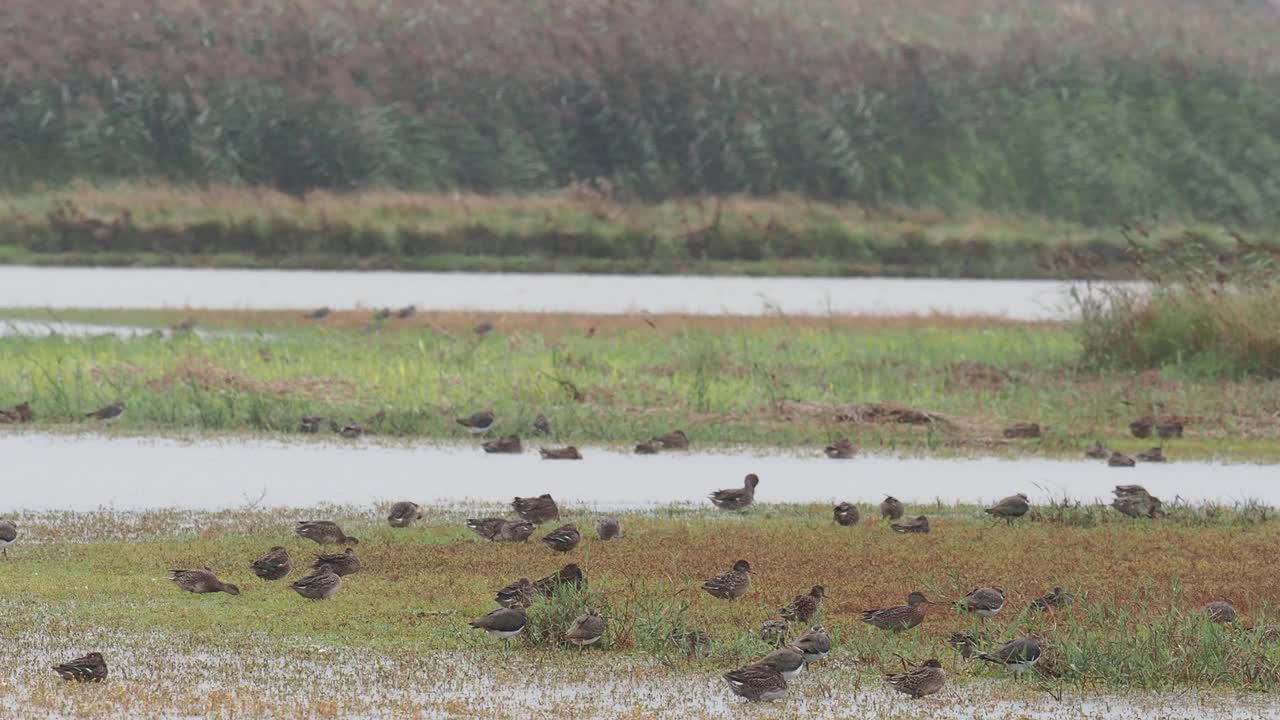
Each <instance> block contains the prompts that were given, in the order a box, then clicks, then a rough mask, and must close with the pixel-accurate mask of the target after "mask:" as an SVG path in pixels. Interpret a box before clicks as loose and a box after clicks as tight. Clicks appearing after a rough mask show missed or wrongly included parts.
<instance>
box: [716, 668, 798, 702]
mask: <svg viewBox="0 0 1280 720" xmlns="http://www.w3.org/2000/svg"><path fill="white" fill-rule="evenodd" d="M723 677H724V681H725V682H727V683H729V689H730V690H732V691H733V694H734V695H737V696H738V697H743V698H746V699H747V700H749V701H750V702H760V701H762V700H779V699H781V698H782V697H784V696H785V695H786V694H787V681H786V678H784V677H782V673H780V672H778V671H777V670H776V669H775V668H772V667H770V666H768V665H762V664H756V665H748V666H746V667H744V668H739V669H737V670H734V671H732V672H727V673H725V674H724V676H723Z"/></svg>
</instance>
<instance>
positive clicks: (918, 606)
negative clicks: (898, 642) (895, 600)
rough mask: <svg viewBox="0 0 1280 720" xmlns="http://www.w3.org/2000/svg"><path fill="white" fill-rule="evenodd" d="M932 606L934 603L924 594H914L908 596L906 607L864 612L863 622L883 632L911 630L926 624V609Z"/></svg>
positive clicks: (894, 606)
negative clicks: (923, 623)
mask: <svg viewBox="0 0 1280 720" xmlns="http://www.w3.org/2000/svg"><path fill="white" fill-rule="evenodd" d="M932 604H933V601H931V600H929V598H927V597H925V596H924V593H922V592H913V593H911V594H909V595H907V604H906V605H892V606H890V607H886V608H879V609H876V610H863V611H862V622H864V623H867V624H868V625H871V626H874V627H878V628H880V629H881V630H891V631H893V632H902V631H903V630H910V629H911V628H913V627H915V626H917V625H919V624H920V623H922V622H924V616H925V608H926V606H928V605H932Z"/></svg>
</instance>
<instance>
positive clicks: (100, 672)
mask: <svg viewBox="0 0 1280 720" xmlns="http://www.w3.org/2000/svg"><path fill="white" fill-rule="evenodd" d="M53 671H54V672H56V673H58V677H60V678H62V679H63V680H74V681H76V682H102V681H103V680H106V679H107V661H106V660H104V659H103V658H102V653H98V652H91V653H89V654H88V655H85V656H83V657H78V658H76V659H75V660H68V661H67V662H64V663H62V664H61V665H54V666H53Z"/></svg>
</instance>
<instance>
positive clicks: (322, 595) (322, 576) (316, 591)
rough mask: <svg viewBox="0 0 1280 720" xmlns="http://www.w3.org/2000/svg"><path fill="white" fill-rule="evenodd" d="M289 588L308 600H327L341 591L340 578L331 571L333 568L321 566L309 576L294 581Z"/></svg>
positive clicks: (326, 565)
mask: <svg viewBox="0 0 1280 720" xmlns="http://www.w3.org/2000/svg"><path fill="white" fill-rule="evenodd" d="M289 587H291V588H293V591H294V592H296V593H298V594H299V595H301V596H302V597H304V598H307V599H308V600H328V599H329V598H331V597H333V596H334V595H335V594H336V593H337V592H338V591H339V590H341V589H342V577H341V576H339V575H338V574H337V573H335V572H334V571H333V566H332V565H328V564H323V565H321V566H320V567H318V568H316V570H315V571H314V572H312V573H311V574H310V575H304V576H302V577H300V578H298V579H297V580H294V581H293V583H292V584H290V585H289Z"/></svg>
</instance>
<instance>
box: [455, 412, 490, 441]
mask: <svg viewBox="0 0 1280 720" xmlns="http://www.w3.org/2000/svg"><path fill="white" fill-rule="evenodd" d="M495 421H496V418H495V417H494V415H493V411H492V410H481V411H480V412H478V413H472V414H471V415H468V416H467V417H464V418H458V419H457V421H456V422H457V423H458V424H459V425H461V426H462V427H464V428H466V429H467V432H469V433H471V434H472V435H483V434H485V433H487V432H489V428H491V427H493V424H494V422H495Z"/></svg>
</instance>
